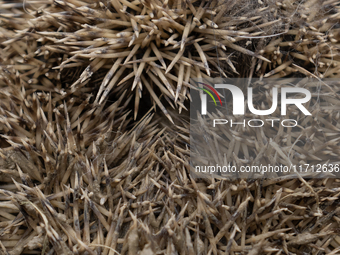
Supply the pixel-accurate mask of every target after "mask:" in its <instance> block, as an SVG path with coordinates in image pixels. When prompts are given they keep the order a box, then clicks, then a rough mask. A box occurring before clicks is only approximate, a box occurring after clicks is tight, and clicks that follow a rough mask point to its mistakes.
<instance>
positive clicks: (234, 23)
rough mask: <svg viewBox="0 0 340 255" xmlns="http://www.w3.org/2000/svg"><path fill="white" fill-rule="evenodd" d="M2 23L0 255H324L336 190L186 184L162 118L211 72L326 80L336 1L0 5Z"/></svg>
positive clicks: (331, 239)
mask: <svg viewBox="0 0 340 255" xmlns="http://www.w3.org/2000/svg"><path fill="white" fill-rule="evenodd" d="M124 5H125V6H126V7H124ZM0 21H1V26H0V61H1V62H0V63H1V66H0V75H1V76H0V78H1V79H0V86H1V90H0V99H1V101H0V104H1V108H0V114H1V118H0V130H1V135H2V140H1V148H2V149H1V161H0V175H1V182H0V193H1V195H0V227H1V229H0V250H1V251H2V252H4V253H5V254H6V253H7V252H8V253H9V254H11V255H16V254H25V253H29V252H36V253H38V254H39V253H47V252H48V253H49V254H110V255H112V254H115V253H116V251H115V250H117V251H118V252H119V253H120V254H138V253H139V254H141V255H142V254H143V255H145V254H176V253H179V254H190V255H191V254H209V253H212V254H219V253H227V254H228V253H234V254H237V253H241V252H242V253H244V254H273V253H277V254H280V253H281V254H284V253H285V254H289V252H293V253H297V254H302V253H307V254H313V253H318V252H319V251H325V252H326V253H331V252H332V253H333V254H336V253H337V250H339V248H338V247H339V245H340V240H339V238H338V227H339V215H340V212H339V210H338V209H337V205H338V193H339V188H340V187H339V186H340V182H339V180H337V179H326V180H307V181H306V180H304V179H300V180H299V179H292V180H285V179H282V178H281V179H280V178H277V179H271V180H264V181H261V180H258V181H254V182H245V181H243V180H238V181H235V182H234V183H230V182H227V181H223V180H222V181H221V180H215V179H205V180H201V179H196V180H195V179H193V178H192V176H191V174H190V171H189V163H188V155H189V150H188V147H189V134H188V132H189V126H188V121H187V120H186V119H185V115H184V114H182V115H178V114H177V113H174V112H173V111H172V110H169V108H170V107H167V106H168V104H169V105H173V107H174V108H176V107H178V108H179V109H182V108H184V107H185V100H186V99H187V98H188V95H189V94H188V88H189V87H190V86H191V85H190V80H189V79H190V78H199V77H203V78H206V77H208V75H209V74H210V75H211V76H220V75H221V76H224V75H227V76H232V75H237V74H241V75H242V76H246V77H249V76H268V77H269V76H275V77H277V76H280V77H283V76H286V75H291V74H294V73H297V72H298V73H302V74H303V75H311V76H313V75H316V76H319V77H321V76H324V77H337V75H338V71H339V70H340V69H339V68H338V65H337V62H338V58H339V56H338V54H337V53H338V45H337V40H338V34H337V29H338V28H337V25H336V24H337V22H338V21H339V14H338V6H337V1H333V0H329V1H315V0H309V1H288V0H285V1H248V0H247V1H164V2H162V1H158V0H153V1H151V0H150V1H149V0H148V1H138V0H137V1H129V0H128V1H125V0H119V1H117V0H112V1H90V0H88V1H82V0H67V1H61V0H58V1H31V0H26V1H16V2H9V1H1V2H0ZM216 46H217V47H216ZM269 61H270V62H269ZM126 77H127V78H126ZM142 94H143V98H142V99H141V98H140V96H141V95H142ZM145 96H147V97H145ZM150 98H151V103H149V101H150V100H149V99H150ZM131 104H134V106H133V105H131ZM156 105H157V106H158V107H159V108H161V110H162V111H163V113H164V114H165V115H166V116H167V118H168V119H170V120H171V121H174V122H175V123H176V126H175V125H170V122H169V121H168V122H167V119H165V117H164V115H163V114H158V113H156V114H154V113H152V111H153V110H154V108H156V107H153V106H156ZM131 112H134V114H131ZM137 112H139V114H140V115H139V116H138V117H139V119H138V122H134V121H133V119H134V118H136V116H137ZM334 132H338V130H335V131H334ZM332 253H331V254H332Z"/></svg>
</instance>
